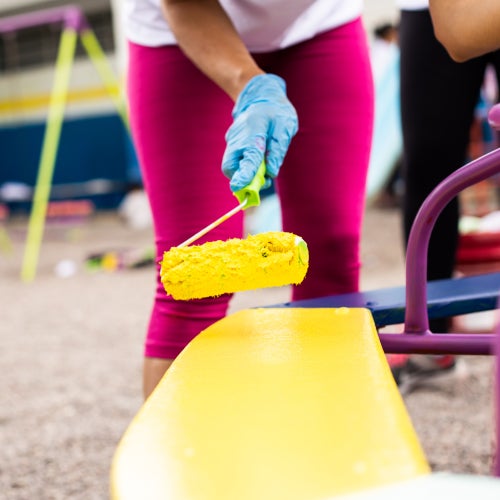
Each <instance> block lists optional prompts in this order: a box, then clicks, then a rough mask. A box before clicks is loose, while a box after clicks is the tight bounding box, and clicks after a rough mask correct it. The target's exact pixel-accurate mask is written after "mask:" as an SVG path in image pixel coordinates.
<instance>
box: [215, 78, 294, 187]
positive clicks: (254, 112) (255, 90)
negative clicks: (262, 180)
mask: <svg viewBox="0 0 500 500" xmlns="http://www.w3.org/2000/svg"><path fill="white" fill-rule="evenodd" d="M233 118H234V122H233V124H232V125H231V126H230V127H229V129H228V131H227V133H226V142H227V146H226V151H225V153H224V157H223V159H222V172H223V173H224V175H225V176H226V177H227V178H229V179H231V182H230V184H229V185H230V188H231V191H233V192H236V191H239V190H240V189H243V188H244V187H245V186H247V185H248V184H249V183H250V182H251V181H252V179H253V178H254V176H255V174H256V173H257V169H258V168H259V165H260V164H261V162H262V160H263V159H264V155H265V160H266V170H267V171H266V176H267V177H270V178H274V177H276V176H277V175H278V172H279V169H280V167H281V164H282V163H283V159H284V157H285V154H286V152H287V150H288V146H289V145H290V141H291V140H292V137H293V136H294V135H295V134H296V133H297V129H298V119H297V112H296V111H295V108H294V107H293V106H292V104H291V103H290V101H289V100H288V98H287V96H286V85H285V81H284V80H283V79H282V78H280V77H279V76H276V75H271V74H263V75H257V76H254V77H253V78H252V79H251V80H250V81H249V82H248V83H247V85H246V86H245V88H244V89H243V91H242V92H241V94H240V95H239V96H238V99H237V100H236V104H235V106H234V109H233Z"/></svg>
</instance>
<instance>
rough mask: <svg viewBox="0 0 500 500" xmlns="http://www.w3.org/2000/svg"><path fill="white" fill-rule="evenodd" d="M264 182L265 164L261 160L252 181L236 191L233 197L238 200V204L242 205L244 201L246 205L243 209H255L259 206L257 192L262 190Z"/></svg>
mask: <svg viewBox="0 0 500 500" xmlns="http://www.w3.org/2000/svg"><path fill="white" fill-rule="evenodd" d="M265 182H266V163H265V161H264V160H262V163H261V164H260V166H259V169H258V170H257V173H256V174H255V177H254V178H253V179H252V182H250V184H248V186H245V187H244V188H243V189H240V190H239V191H236V193H234V196H236V198H238V200H239V202H240V203H243V202H244V201H245V200H246V204H245V207H244V208H248V207H256V206H258V205H260V195H259V191H260V190H261V189H262V186H263V185H264V184H265Z"/></svg>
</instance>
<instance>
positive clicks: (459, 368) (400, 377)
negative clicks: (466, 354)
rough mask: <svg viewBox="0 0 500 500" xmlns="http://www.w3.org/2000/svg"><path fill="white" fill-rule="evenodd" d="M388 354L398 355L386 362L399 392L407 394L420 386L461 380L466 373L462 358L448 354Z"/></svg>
mask: <svg viewBox="0 0 500 500" xmlns="http://www.w3.org/2000/svg"><path fill="white" fill-rule="evenodd" d="M388 356H391V357H392V356H400V358H393V359H391V358H388V362H389V366H390V367H391V371H392V374H393V376H394V380H395V381H396V384H397V385H398V387H399V390H400V392H401V394H409V393H410V392H411V391H413V390H414V389H416V388H417V387H422V386H433V387H439V384H443V385H445V384H446V383H449V382H452V381H456V380H462V379H463V378H465V377H466V375H467V367H466V365H465V362H464V360H463V359H461V358H456V357H455V356H452V355H449V354H447V355H425V354H424V355H412V356H409V355H406V354H402V355H388ZM404 356H406V360H405V359H404Z"/></svg>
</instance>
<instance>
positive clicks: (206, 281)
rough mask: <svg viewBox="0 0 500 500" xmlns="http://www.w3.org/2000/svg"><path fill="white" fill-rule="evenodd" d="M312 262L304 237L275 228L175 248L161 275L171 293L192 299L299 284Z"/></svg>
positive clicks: (171, 250)
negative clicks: (275, 229)
mask: <svg viewBox="0 0 500 500" xmlns="http://www.w3.org/2000/svg"><path fill="white" fill-rule="evenodd" d="M308 264H309V252H308V249H307V244H306V242H305V241H304V240H303V239H302V238H301V237H300V236H297V235H295V234H293V233H286V232H281V231H272V232H267V233H260V234H256V235H251V236H248V237H247V238H245V239H243V240H242V239H238V238H233V239H230V240H227V241H211V242H208V243H205V244H203V245H192V246H187V247H182V248H179V247H173V248H171V249H170V250H169V251H168V252H165V253H164V255H163V260H162V262H161V270H160V276H161V281H162V283H163V286H164V287H165V290H166V292H167V293H168V294H169V295H171V296H172V297H173V298H174V299H178V300H189V299H200V298H203V297H215V296H218V295H222V294H224V293H233V292H241V291H244V290H254V289H257V288H266V287H273V286H283V285H290V284H299V283H301V282H302V280H303V279H304V277H305V275H306V272H307V268H308Z"/></svg>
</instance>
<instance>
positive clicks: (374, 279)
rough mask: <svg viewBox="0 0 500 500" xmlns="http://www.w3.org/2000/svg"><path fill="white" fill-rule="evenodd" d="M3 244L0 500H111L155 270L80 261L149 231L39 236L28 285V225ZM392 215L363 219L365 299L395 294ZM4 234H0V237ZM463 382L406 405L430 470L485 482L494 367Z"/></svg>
mask: <svg viewBox="0 0 500 500" xmlns="http://www.w3.org/2000/svg"><path fill="white" fill-rule="evenodd" d="M5 229H6V231H7V235H8V238H9V240H10V244H11V245H12V247H11V248H9V244H8V243H9V242H8V241H6V239H5V238H3V239H2V240H1V241H2V244H1V245H0V297H1V298H2V308H1V311H2V314H1V316H0V345H1V349H0V368H1V381H2V383H1V387H2V390H1V391H0V498H1V499H9V500H26V499H28V498H29V499H37V500H45V499H51V500H52V499H54V500H55V499H65V500H67V499H69V498H71V499H72V500H80V499H81V500H89V499H105V498H107V497H108V475H109V467H110V463H111V458H112V455H113V452H114V449H115V447H116V444H117V443H118V441H119V439H120V437H121V435H122V434H123V432H124V430H125V429H126V427H127V425H128V424H129V423H130V421H131V419H132V418H133V416H134V415H135V413H136V412H137V410H138V409H139V407H140V405H141V402H142V400H141V366H142V359H141V353H142V341H143V335H144V332H145V329H146V323H147V320H148V315H149V310H150V306H151V300H152V293H153V282H154V277H155V268H154V266H145V267H143V268H140V269H135V270H121V271H116V272H106V271H104V270H102V269H98V270H95V269H94V270H93V271H92V270H90V269H88V268H87V267H86V266H85V260H86V258H87V257H88V256H89V255H90V254H92V253H96V252H103V251H108V250H127V251H129V250H134V251H139V252H140V251H144V250H147V249H148V248H149V246H150V244H151V232H150V230H149V229H141V230H133V229H130V228H129V227H127V226H126V224H124V222H123V221H122V220H121V219H119V218H118V217H117V216H116V214H99V215H97V216H94V217H93V218H92V219H91V220H90V221H88V222H87V223H85V224H80V225H72V226H62V227H57V226H51V227H47V230H46V232H45V240H44V243H43V246H42V249H41V254H40V262H39V266H38V272H37V276H36V278H35V280H34V281H33V282H32V283H29V284H27V283H23V282H22V281H21V280H20V277H19V273H20V269H21V262H22V255H23V245H24V237H25V220H12V221H11V222H9V223H8V224H7V225H6V227H5ZM400 234H401V233H400V228H399V214H398V211H397V210H395V209H387V210H381V209H373V208H371V209H369V210H367V213H366V219H365V231H364V237H363V250H362V254H363V278H362V286H363V289H373V288H380V287H387V286H396V285H402V284H404V264H403V256H402V250H401V248H402V247H401V237H400ZM4 236H5V234H4ZM287 298H288V290H287V289H286V288H284V289H271V290H260V291H257V292H249V293H245V294H239V295H237V296H236V298H235V300H234V302H233V304H232V310H237V309H240V308H242V307H249V306H253V305H264V304H272V303H278V302H282V301H284V300H287ZM466 362H467V367H468V372H469V376H468V378H467V379H466V380H465V381H463V382H461V383H459V384H454V383H449V384H445V385H444V386H441V387H440V388H438V387H427V388H425V389H422V390H419V391H416V392H414V393H412V394H410V395H409V396H406V397H405V400H406V403H407V405H408V409H409V412H410V414H411V416H412V418H413V421H414V424H415V427H416V429H417V432H418V434H419V436H420V439H421V442H422V445H423V447H424V449H425V451H426V453H427V455H428V459H429V461H430V463H431V465H432V467H433V468H434V470H447V471H452V472H457V473H459V472H460V473H472V474H488V473H489V470H490V466H491V464H490V462H491V452H492V445H491V440H492V436H493V407H492V396H491V377H492V360H491V359H490V358H487V357H467V359H466Z"/></svg>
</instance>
